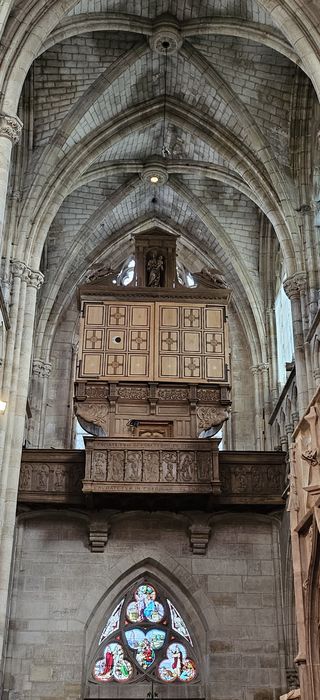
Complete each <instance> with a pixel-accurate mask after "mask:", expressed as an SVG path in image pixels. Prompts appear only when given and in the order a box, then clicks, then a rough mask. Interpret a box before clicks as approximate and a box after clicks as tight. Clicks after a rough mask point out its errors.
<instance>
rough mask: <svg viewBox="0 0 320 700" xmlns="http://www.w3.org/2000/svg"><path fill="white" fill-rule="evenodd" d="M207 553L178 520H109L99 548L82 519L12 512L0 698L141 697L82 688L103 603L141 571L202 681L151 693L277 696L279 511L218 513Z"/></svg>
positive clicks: (128, 689)
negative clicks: (175, 624) (186, 642)
mask: <svg viewBox="0 0 320 700" xmlns="http://www.w3.org/2000/svg"><path fill="white" fill-rule="evenodd" d="M209 522H210V525H211V538H210V541H209V544H208V550H207V553H206V554H205V555H204V556H197V555H193V554H192V552H191V550H190V545H189V541H188V536H187V526H188V517H187V515H176V514H173V513H153V514H150V513H143V512H134V513H127V514H119V513H118V514H116V515H113V516H112V518H111V532H110V536H109V540H108V543H107V545H106V548H105V551H104V552H103V553H93V552H91V551H90V549H89V542H88V525H87V522H86V518H85V515H84V514H83V513H82V514H80V513H78V514H77V513H75V512H73V513H72V512H70V513H68V512H66V511H60V512H59V511H56V512H55V513H54V512H48V511H47V512H43V513H40V512H38V513H33V514H32V513H29V514H24V515H22V516H20V517H19V522H18V526H17V546H16V558H15V566H14V572H13V594H12V600H11V612H10V626H9V639H8V647H7V655H6V657H7V663H6V679H5V689H6V693H7V695H5V697H6V698H10V700H11V698H14V700H22V698H23V700H31V699H32V700H44V699H45V698H46V699H49V698H51V699H52V700H62V699H64V700H66V699H68V700H76V699H80V698H81V699H83V698H118V697H125V698H131V697H135V698H145V697H146V694H147V692H148V690H149V689H150V688H149V687H148V686H147V685H146V684H131V685H130V684H129V685H125V684H122V685H121V684H117V683H115V682H114V683H105V684H100V685H96V684H94V683H92V682H89V683H88V679H89V678H90V677H91V678H92V676H91V671H92V663H93V662H92V659H93V655H94V650H95V647H96V646H97V643H98V639H99V635H100V634H101V630H102V629H103V625H104V624H105V621H106V618H107V616H108V613H109V612H110V611H111V610H112V609H113V608H112V606H113V605H114V604H115V602H116V601H117V600H118V599H119V596H120V595H122V594H123V592H125V591H126V590H127V589H128V588H129V587H130V586H132V585H134V582H135V581H136V580H137V579H139V577H141V576H142V575H147V576H148V579H149V580H150V581H151V582H154V584H155V585H157V583H158V584H160V585H161V587H162V589H163V590H164V591H166V592H167V593H168V595H170V598H171V599H172V600H173V602H174V604H176V605H177V607H178V608H179V610H180V611H181V613H182V614H183V616H184V618H185V621H186V623H187V625H188V628H189V631H190V634H191V635H192V638H193V642H194V649H195V652H196V657H197V661H198V663H199V669H200V682H199V683H196V684H191V685H189V686H186V685H184V686H183V687H182V684H180V687H179V686H177V685H176V684H172V685H170V684H168V685H165V684H159V685H158V686H157V688H156V690H157V692H158V695H159V698H182V697H183V698H199V699H200V698H204V697H206V698H207V699H208V700H276V699H277V700H278V698H279V695H280V694H281V693H282V692H285V690H286V683H285V676H284V665H285V661H284V645H283V630H282V618H281V591H280V578H281V577H280V574H279V554H278V545H279V541H278V531H279V525H278V523H279V521H278V518H277V517H276V516H260V515H249V514H232V513H229V514H216V515H215V516H212V517H211V519H210V520H209Z"/></svg>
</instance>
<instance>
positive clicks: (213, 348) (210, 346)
mask: <svg viewBox="0 0 320 700" xmlns="http://www.w3.org/2000/svg"><path fill="white" fill-rule="evenodd" d="M205 351H206V353H209V354H215V353H217V354H218V355H221V353H223V335H222V333H205Z"/></svg>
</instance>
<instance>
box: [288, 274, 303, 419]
mask: <svg viewBox="0 0 320 700" xmlns="http://www.w3.org/2000/svg"><path fill="white" fill-rule="evenodd" d="M305 285H306V275H305V273H303V272H301V273H300V272H297V273H296V274H294V275H292V277H288V279H286V280H285V281H284V283H283V288H284V291H285V293H286V295H287V296H288V297H289V299H290V301H291V310H292V325H293V340H294V350H295V365H296V378H297V392H298V405H299V412H300V414H301V415H302V414H303V411H304V408H305V406H307V405H308V400H309V397H308V383H307V381H308V380H307V370H306V358H305V348H304V333H303V318H302V308H301V293H302V292H303V291H304V289H305Z"/></svg>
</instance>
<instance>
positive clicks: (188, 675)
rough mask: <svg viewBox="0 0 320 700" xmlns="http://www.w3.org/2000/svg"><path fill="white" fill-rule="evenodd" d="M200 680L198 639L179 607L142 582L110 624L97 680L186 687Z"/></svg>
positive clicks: (105, 630) (103, 639)
mask: <svg viewBox="0 0 320 700" xmlns="http://www.w3.org/2000/svg"><path fill="white" fill-rule="evenodd" d="M197 677H198V664H197V662H196V660H195V650H194V645H193V641H192V638H191V635H190V633H189V630H188V627H187V625H186V623H185V621H184V620H183V617H182V616H181V615H180V613H179V611H178V609H177V607H176V606H175V605H174V604H173V603H172V601H171V600H170V599H169V598H166V597H165V596H164V595H163V594H162V593H161V591H159V589H158V588H156V587H155V586H154V585H152V584H151V583H150V582H149V581H143V582H141V583H140V584H136V586H135V587H134V588H132V589H131V590H130V591H129V592H128V593H127V594H126V595H125V596H124V597H123V598H122V599H121V600H120V601H119V602H118V603H117V605H115V606H114V608H113V610H112V612H111V615H110V616H109V617H108V618H107V620H106V622H105V625H104V627H103V630H102V632H101V634H100V638H99V642H98V649H97V651H96V654H95V659H94V662H93V667H92V680H93V681H94V682H96V683H99V684H105V683H109V682H117V683H129V682H134V681H142V680H147V679H149V680H153V681H155V682H158V683H165V684H168V683H178V684H186V683H190V682H192V681H195V680H197Z"/></svg>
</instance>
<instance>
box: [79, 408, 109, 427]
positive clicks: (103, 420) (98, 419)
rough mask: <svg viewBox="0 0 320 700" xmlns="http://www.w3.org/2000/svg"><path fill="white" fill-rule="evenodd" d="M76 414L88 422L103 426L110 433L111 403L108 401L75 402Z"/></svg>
mask: <svg viewBox="0 0 320 700" xmlns="http://www.w3.org/2000/svg"><path fill="white" fill-rule="evenodd" d="M75 412H76V415H77V416H79V417H80V418H83V420H85V421H86V422H87V423H93V425H97V426H98V427H99V428H102V429H103V430H104V431H105V433H106V434H108V429H109V405H108V403H107V402H106V401H104V403H98V402H94V401H93V402H92V403H89V402H83V403H82V402H81V403H76V404H75Z"/></svg>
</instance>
